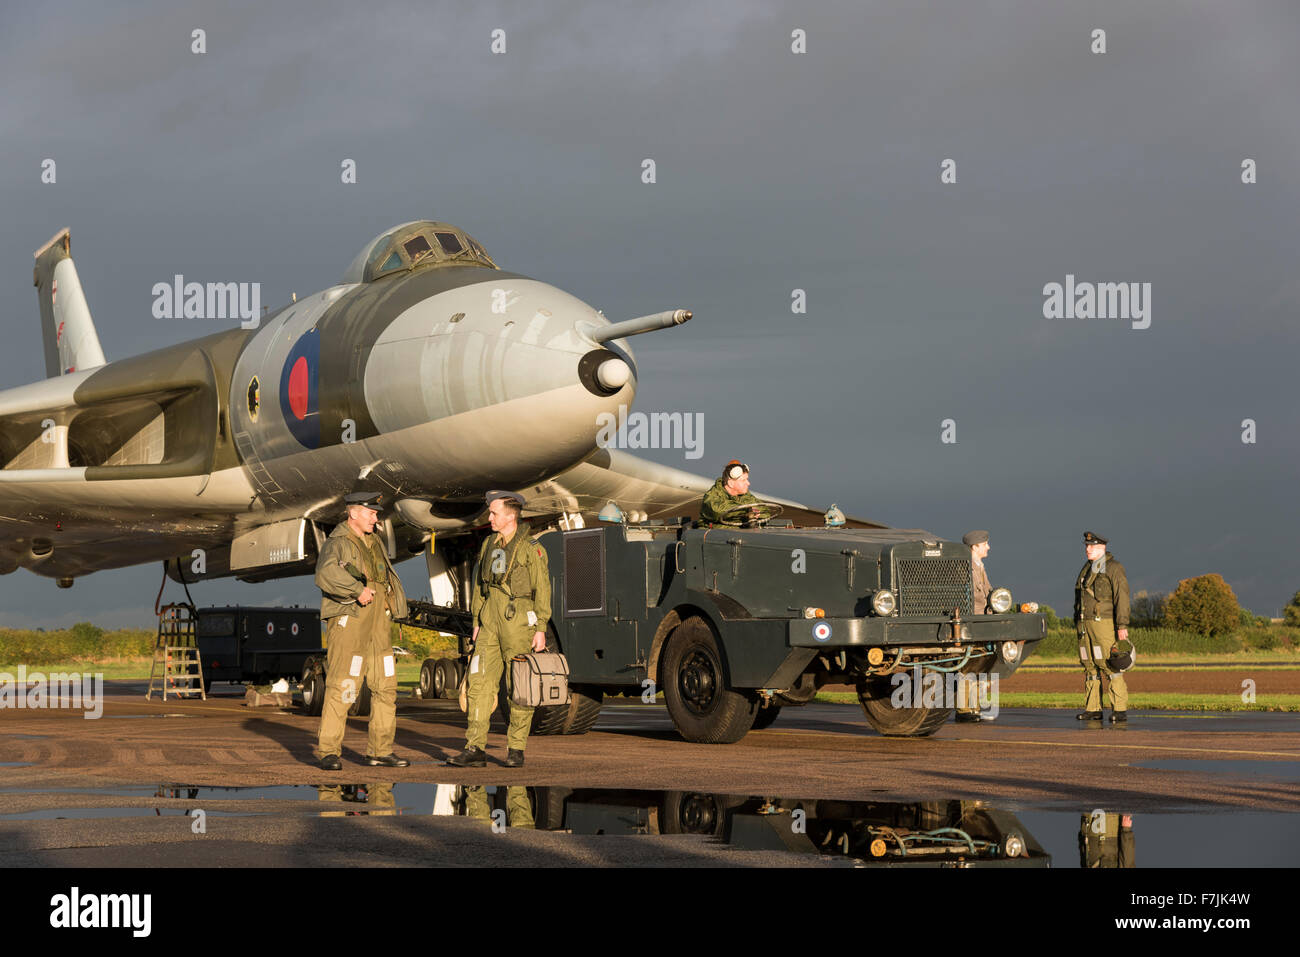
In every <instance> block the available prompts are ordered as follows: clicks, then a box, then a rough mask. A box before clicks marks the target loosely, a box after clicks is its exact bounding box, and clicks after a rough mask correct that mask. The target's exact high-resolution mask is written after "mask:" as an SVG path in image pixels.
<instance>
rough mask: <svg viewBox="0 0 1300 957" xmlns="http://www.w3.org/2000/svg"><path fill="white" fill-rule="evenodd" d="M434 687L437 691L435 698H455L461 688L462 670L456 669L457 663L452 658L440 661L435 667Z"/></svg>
mask: <svg viewBox="0 0 1300 957" xmlns="http://www.w3.org/2000/svg"><path fill="white" fill-rule="evenodd" d="M433 678H434V687H435V688H436V689H437V692H436V694H435V695H434V697H435V698H454V697H456V695H457V691H458V689H459V688H460V669H458V668H457V667H456V662H454V661H452V660H451V659H450V658H442V659H439V661H438V663H437V665H435V671H434V675H433Z"/></svg>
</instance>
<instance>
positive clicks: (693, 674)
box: [662, 618, 758, 744]
mask: <svg viewBox="0 0 1300 957" xmlns="http://www.w3.org/2000/svg"><path fill="white" fill-rule="evenodd" d="M662 674H663V676H664V702H665V703H666V704H667V705H668V714H669V716H670V717H671V718H672V719H673V724H674V725H676V726H677V732H678V733H679V734H680V735H681V736H682V737H683V738H685V739H686V740H687V741H697V742H700V743H703V744H731V743H732V742H733V741H739V740H740V739H741V738H743V737H744V736H745V734H746V733H747V732H748V731H749V729H750V728H751V727H753V724H754V715H755V713H756V712H757V710H758V701H757V699H756V698H755V697H752V696H750V695H746V694H743V693H742V692H739V691H734V690H732V689H731V688H729V687H727V675H726V670H725V669H724V668H723V664H722V652H721V649H719V647H718V641H717V639H716V638H715V637H714V636H713V631H712V629H710V628H709V626H708V624H707V623H706V622H704V621H703V620H701V619H699V618H688V619H687V620H686V621H684V622H682V623H681V624H680V625H678V626H677V628H676V629H675V630H674V631H673V633H672V636H671V637H670V638H669V639H668V647H667V648H666V649H665V654H664V661H663V671H662Z"/></svg>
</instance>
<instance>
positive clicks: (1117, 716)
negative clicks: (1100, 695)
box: [1110, 711, 1128, 724]
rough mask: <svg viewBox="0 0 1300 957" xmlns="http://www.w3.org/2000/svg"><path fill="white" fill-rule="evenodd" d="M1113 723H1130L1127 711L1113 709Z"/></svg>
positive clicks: (1111, 718) (1111, 716)
mask: <svg viewBox="0 0 1300 957" xmlns="http://www.w3.org/2000/svg"><path fill="white" fill-rule="evenodd" d="M1110 723H1111V724H1128V712H1127V711H1112V712H1111V715H1110Z"/></svg>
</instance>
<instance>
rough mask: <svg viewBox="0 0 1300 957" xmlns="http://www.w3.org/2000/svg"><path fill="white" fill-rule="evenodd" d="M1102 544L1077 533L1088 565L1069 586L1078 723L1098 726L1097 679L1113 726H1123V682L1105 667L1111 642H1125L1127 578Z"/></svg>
mask: <svg viewBox="0 0 1300 957" xmlns="http://www.w3.org/2000/svg"><path fill="white" fill-rule="evenodd" d="M1106 544H1107V542H1106V539H1104V538H1102V537H1101V536H1100V535H1094V534H1093V533H1092V532H1084V533H1083V548H1084V552H1085V554H1086V555H1087V556H1088V560H1087V561H1086V562H1084V565H1083V568H1082V569H1081V570H1080V571H1079V577H1078V578H1077V579H1076V580H1075V583H1074V627H1075V628H1076V629H1077V630H1078V633H1079V661H1080V662H1082V663H1083V674H1084V680H1083V689H1084V705H1083V711H1082V712H1080V713H1079V714H1078V715H1076V717H1078V719H1079V720H1080V721H1100V720H1101V676H1102V675H1108V676H1109V678H1110V703H1111V707H1112V708H1113V709H1114V710H1113V711H1112V712H1111V716H1110V720H1111V722H1112V723H1113V724H1124V723H1125V722H1127V721H1128V685H1127V684H1125V682H1124V676H1123V675H1122V674H1119V673H1118V672H1112V671H1111V670H1110V669H1109V668H1108V667H1107V666H1106V659H1107V658H1109V657H1110V653H1111V651H1112V650H1113V649H1114V647H1115V643H1116V639H1117V638H1118V640H1119V641H1127V640H1128V621H1129V595H1128V575H1126V574H1125V572H1124V566H1123V565H1121V564H1120V563H1119V562H1118V561H1117V560H1116V559H1115V556H1114V555H1112V554H1111V553H1110V552H1109V551H1107V550H1106Z"/></svg>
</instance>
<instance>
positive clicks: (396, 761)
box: [366, 754, 411, 768]
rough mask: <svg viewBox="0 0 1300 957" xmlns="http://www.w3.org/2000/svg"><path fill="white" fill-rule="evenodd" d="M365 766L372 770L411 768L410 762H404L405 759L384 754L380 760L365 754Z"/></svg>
mask: <svg viewBox="0 0 1300 957" xmlns="http://www.w3.org/2000/svg"><path fill="white" fill-rule="evenodd" d="M366 764H368V765H370V766H371V767H372V768H377V767H385V768H409V767H410V766H411V762H410V761H408V760H406V758H399V757H398V756H397V755H395V754H385V755H384V756H383V757H382V758H377V757H375V756H374V755H373V754H367V755H366Z"/></svg>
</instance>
